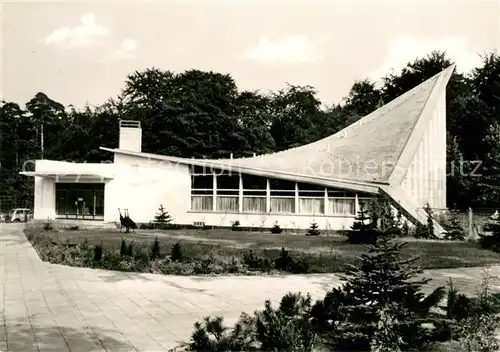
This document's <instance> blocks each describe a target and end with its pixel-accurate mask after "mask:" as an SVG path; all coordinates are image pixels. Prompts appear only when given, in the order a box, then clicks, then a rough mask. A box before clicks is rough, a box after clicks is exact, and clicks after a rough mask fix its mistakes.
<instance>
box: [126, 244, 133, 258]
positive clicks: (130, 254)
mask: <svg viewBox="0 0 500 352" xmlns="http://www.w3.org/2000/svg"><path fill="white" fill-rule="evenodd" d="M127 256H129V257H133V256H134V241H131V242H130V243H129V244H128V246H127Z"/></svg>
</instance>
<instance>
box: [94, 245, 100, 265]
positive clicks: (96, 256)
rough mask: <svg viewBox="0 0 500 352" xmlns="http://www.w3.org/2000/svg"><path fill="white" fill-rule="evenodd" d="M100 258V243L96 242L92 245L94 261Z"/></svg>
mask: <svg viewBox="0 0 500 352" xmlns="http://www.w3.org/2000/svg"><path fill="white" fill-rule="evenodd" d="M101 260H102V245H99V244H97V245H96V246H95V247H94V261H96V262H100V261H101Z"/></svg>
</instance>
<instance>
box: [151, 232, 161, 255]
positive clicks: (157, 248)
mask: <svg viewBox="0 0 500 352" xmlns="http://www.w3.org/2000/svg"><path fill="white" fill-rule="evenodd" d="M160 254H161V253H160V243H159V242H158V237H155V240H154V242H153V244H152V245H151V249H150V252H149V257H150V258H151V259H156V258H159V257H160Z"/></svg>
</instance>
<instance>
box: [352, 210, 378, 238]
mask: <svg viewBox="0 0 500 352" xmlns="http://www.w3.org/2000/svg"><path fill="white" fill-rule="evenodd" d="M344 235H345V236H346V237H347V242H349V243H351V244H375V242H376V241H377V236H378V230H377V224H376V223H375V222H374V221H373V220H372V219H371V218H370V217H369V216H368V214H367V213H366V212H365V210H364V209H363V208H361V209H360V211H359V212H358V216H356V218H355V221H354V223H353V224H352V226H351V231H345V232H344Z"/></svg>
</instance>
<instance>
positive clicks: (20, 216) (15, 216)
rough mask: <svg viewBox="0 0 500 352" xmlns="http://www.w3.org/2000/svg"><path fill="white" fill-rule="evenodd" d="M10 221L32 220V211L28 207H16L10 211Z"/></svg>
mask: <svg viewBox="0 0 500 352" xmlns="http://www.w3.org/2000/svg"><path fill="white" fill-rule="evenodd" d="M10 214H11V215H10V221H11V222H21V221H31V220H33V212H32V211H31V209H28V208H16V209H14V210H12V212H11V213H10Z"/></svg>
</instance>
